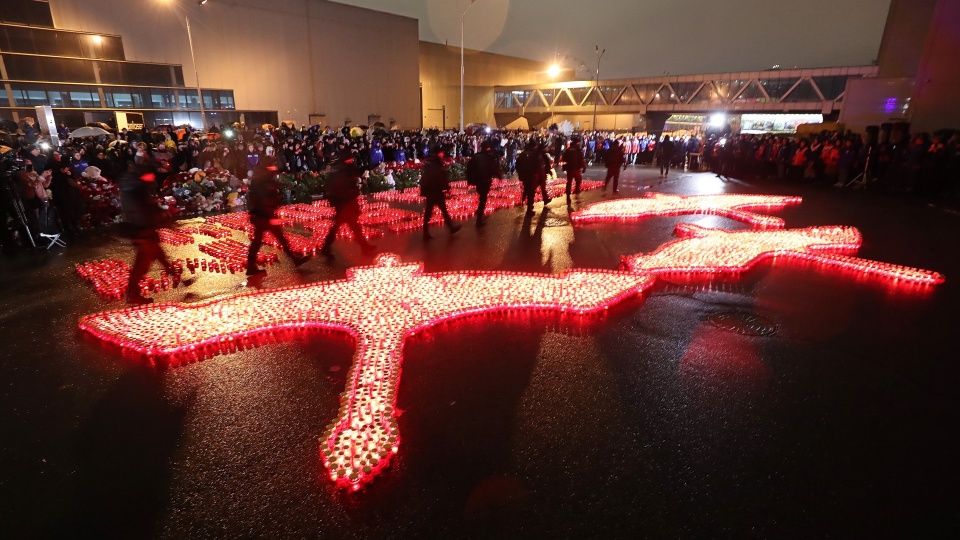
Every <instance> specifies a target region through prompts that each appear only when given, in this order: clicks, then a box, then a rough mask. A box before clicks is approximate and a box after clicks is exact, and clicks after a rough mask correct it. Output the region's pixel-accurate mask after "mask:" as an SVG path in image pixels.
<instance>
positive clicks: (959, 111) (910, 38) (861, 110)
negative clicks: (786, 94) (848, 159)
mask: <svg viewBox="0 0 960 540" xmlns="http://www.w3.org/2000/svg"><path fill="white" fill-rule="evenodd" d="M877 59H878V62H879V64H880V65H879V70H878V73H877V75H878V78H876V79H865V80H858V81H850V83H849V84H848V85H847V94H846V96H845V98H844V109H843V112H842V114H841V116H840V120H841V122H843V123H844V124H845V125H846V127H848V128H850V129H853V130H857V131H859V130H862V129H864V128H865V127H866V126H868V125H877V124H884V123H892V122H909V123H910V131H911V132H912V133H921V132H933V131H936V130H939V129H944V128H953V129H956V128H960V99H957V95H958V91H960V70H957V69H956V66H957V62H960V2H958V1H957V0H893V1H892V2H891V3H890V13H889V15H888V17H887V26H886V27H885V28H884V31H883V40H882V42H881V44H880V52H879V55H878V58H877Z"/></svg>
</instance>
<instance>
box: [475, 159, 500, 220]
mask: <svg viewBox="0 0 960 540" xmlns="http://www.w3.org/2000/svg"><path fill="white" fill-rule="evenodd" d="M499 173H500V163H499V159H497V156H496V155H495V154H494V153H493V143H492V142H491V141H489V140H486V141H483V144H482V145H481V146H480V153H479V154H477V155H475V156H473V157H472V158H470V162H469V163H467V183H468V184H471V185H472V186H474V187H475V188H476V189H477V197H478V199H479V200H478V203H477V212H476V215H477V227H483V225H484V212H485V210H486V208H487V196H488V195H489V194H490V187H491V186H492V185H493V179H494V178H496V177H497V176H499Z"/></svg>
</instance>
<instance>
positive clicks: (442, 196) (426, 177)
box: [420, 146, 460, 241]
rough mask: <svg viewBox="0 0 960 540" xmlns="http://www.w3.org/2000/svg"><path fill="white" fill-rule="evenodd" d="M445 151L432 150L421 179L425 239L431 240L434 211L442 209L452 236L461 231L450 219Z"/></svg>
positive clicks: (444, 219) (437, 148)
mask: <svg viewBox="0 0 960 540" xmlns="http://www.w3.org/2000/svg"><path fill="white" fill-rule="evenodd" d="M444 155H445V154H444V151H443V150H442V149H440V148H439V147H436V146H435V147H433V148H431V149H430V155H429V156H427V159H426V160H425V161H424V164H423V176H422V177H421V178H420V195H422V196H423V197H424V198H426V201H425V202H424V207H423V239H424V240H425V241H426V240H430V239H431V238H433V236H431V235H430V218H431V217H432V216H433V209H434V207H437V208H439V209H440V215H441V216H443V221H444V222H445V223H446V225H447V228H449V229H450V234H456V232H457V231H459V230H460V226H459V225H454V224H453V220H451V219H450V213H449V212H447V200H446V194H447V193H448V192H449V191H450V178H449V176H448V175H447V171H446V169H444V167H443V156H444Z"/></svg>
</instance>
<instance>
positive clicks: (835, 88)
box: [813, 75, 847, 99]
mask: <svg viewBox="0 0 960 540" xmlns="http://www.w3.org/2000/svg"><path fill="white" fill-rule="evenodd" d="M813 82H815V83H817V88H819V89H820V92H822V93H823V97H825V98H827V99H837V96H839V95H840V94H842V93H843V91H844V90H845V89H846V87H847V76H846V75H836V76H827V77H814V78H813Z"/></svg>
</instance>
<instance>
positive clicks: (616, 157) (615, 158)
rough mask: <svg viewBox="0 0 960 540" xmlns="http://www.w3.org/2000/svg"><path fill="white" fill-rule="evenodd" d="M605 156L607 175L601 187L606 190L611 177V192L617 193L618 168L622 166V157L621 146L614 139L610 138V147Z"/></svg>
mask: <svg viewBox="0 0 960 540" xmlns="http://www.w3.org/2000/svg"><path fill="white" fill-rule="evenodd" d="M606 158H607V161H606V163H607V176H606V178H604V179H603V189H604V191H606V189H607V185H609V184H610V180H611V179H613V192H614V193H618V192H619V191H620V189H619V188H618V185H619V183H620V168H621V167H623V164H624V157H623V148H622V147H621V146H620V143H619V142H618V141H617V140H616V139H610V148H608V149H607V152H606Z"/></svg>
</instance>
